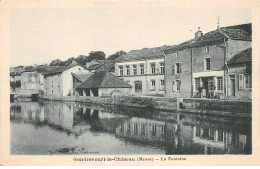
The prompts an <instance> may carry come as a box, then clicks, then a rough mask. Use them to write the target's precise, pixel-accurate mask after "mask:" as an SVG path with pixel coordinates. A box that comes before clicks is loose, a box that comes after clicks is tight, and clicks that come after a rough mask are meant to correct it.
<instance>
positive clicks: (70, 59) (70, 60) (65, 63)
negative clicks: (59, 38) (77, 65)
mask: <svg viewBox="0 0 260 169" xmlns="http://www.w3.org/2000/svg"><path fill="white" fill-rule="evenodd" d="M73 60H76V59H75V58H74V57H71V58H69V59H67V60H66V61H65V62H63V63H64V65H62V66H68V65H70V64H71V63H72V62H73Z"/></svg>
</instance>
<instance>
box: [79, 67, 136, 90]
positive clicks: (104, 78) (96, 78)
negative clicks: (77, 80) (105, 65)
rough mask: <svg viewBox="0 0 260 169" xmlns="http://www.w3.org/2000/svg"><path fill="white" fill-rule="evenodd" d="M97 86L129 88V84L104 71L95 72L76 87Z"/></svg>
mask: <svg viewBox="0 0 260 169" xmlns="http://www.w3.org/2000/svg"><path fill="white" fill-rule="evenodd" d="M97 88H131V85H129V84H128V83H126V82H124V81H123V80H121V79H119V78H118V77H116V76H114V75H112V74H111V73H109V72H106V71H100V72H96V73H95V74H93V75H92V76H90V77H89V78H88V79H87V80H86V81H84V82H83V83H81V84H80V85H79V86H78V87H77V89H97Z"/></svg>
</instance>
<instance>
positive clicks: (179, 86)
mask: <svg viewBox="0 0 260 169" xmlns="http://www.w3.org/2000/svg"><path fill="white" fill-rule="evenodd" d="M176 84H177V88H176V89H177V91H180V90H181V81H180V80H176Z"/></svg>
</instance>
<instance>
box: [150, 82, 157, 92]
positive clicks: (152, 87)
mask: <svg viewBox="0 0 260 169" xmlns="http://www.w3.org/2000/svg"><path fill="white" fill-rule="evenodd" d="M153 82H154V85H153ZM150 90H151V91H155V90H156V81H155V80H154V79H152V80H151V87H150Z"/></svg>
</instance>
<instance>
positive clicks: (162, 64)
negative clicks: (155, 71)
mask: <svg viewBox="0 0 260 169" xmlns="http://www.w3.org/2000/svg"><path fill="white" fill-rule="evenodd" d="M160 73H162V74H164V63H160Z"/></svg>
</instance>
